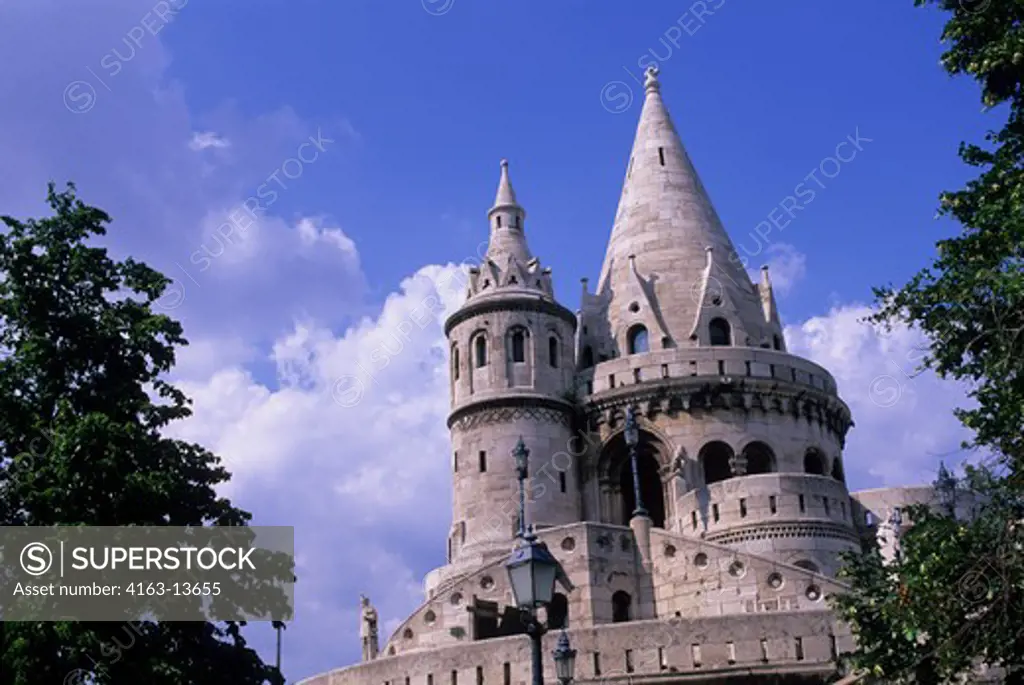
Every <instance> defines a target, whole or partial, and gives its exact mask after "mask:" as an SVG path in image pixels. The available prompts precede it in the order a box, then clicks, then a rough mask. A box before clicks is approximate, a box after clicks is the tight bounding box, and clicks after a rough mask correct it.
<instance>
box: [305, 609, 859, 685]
mask: <svg viewBox="0 0 1024 685" xmlns="http://www.w3.org/2000/svg"><path fill="white" fill-rule="evenodd" d="M568 633H569V637H570V640H571V641H572V645H573V647H574V648H575V649H576V650H577V657H576V680H577V681H579V682H620V681H621V682H627V681H628V682H630V683H633V682H664V681H665V680H666V678H668V679H673V678H677V677H682V678H684V679H685V680H686V682H695V683H696V682H703V683H716V682H723V679H724V678H727V677H728V676H730V675H740V674H742V675H747V676H752V677H754V678H755V679H756V678H758V677H759V676H760V677H764V678H767V677H768V676H769V675H779V674H804V675H806V676H817V677H819V678H820V677H825V676H827V675H829V674H831V673H833V672H834V670H835V669H834V663H835V659H836V656H837V655H838V654H840V653H842V652H844V651H849V650H850V649H851V648H852V647H853V641H852V637H851V636H850V634H849V632H848V630H847V629H846V628H845V627H843V626H842V625H841V624H838V623H836V622H835V621H834V619H833V618H832V616H831V615H830V614H829V613H828V612H827V611H821V612H807V611H802V612H793V613H789V612H774V613H771V614H747V615H741V616H721V617H707V618H699V619H686V620H684V619H675V618H673V619H656V620H649V621H631V622H627V623H614V624H605V625H599V626H594V627H591V628H579V629H571V630H569V631H568ZM556 639H557V634H555V633H550V634H548V635H547V636H545V638H544V645H543V651H542V653H543V654H544V656H545V661H544V669H545V679H546V680H547V682H555V678H554V664H553V663H552V662H551V659H550V658H549V655H550V653H551V650H552V649H554V647H555V640H556ZM529 682H530V642H529V639H528V638H527V637H526V636H524V635H520V636H514V637H506V638H495V639H490V640H480V641H476V642H469V643H465V644H459V645H452V646H450V647H441V648H436V649H429V650H419V651H412V652H407V653H404V654H400V655H398V656H394V657H381V658H378V659H376V660H374V661H370V662H366V663H363V664H358V665H355V666H350V667H348V668H342V669H338V670H335V671H331V672H328V673H324V674H321V675H317V676H314V677H312V678H308V679H306V680H303V681H301V683H299V685H526V684H527V683H529Z"/></svg>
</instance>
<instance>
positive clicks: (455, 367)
mask: <svg viewBox="0 0 1024 685" xmlns="http://www.w3.org/2000/svg"><path fill="white" fill-rule="evenodd" d="M452 378H454V379H455V380H459V348H458V346H457V345H452Z"/></svg>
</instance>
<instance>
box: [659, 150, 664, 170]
mask: <svg viewBox="0 0 1024 685" xmlns="http://www.w3.org/2000/svg"><path fill="white" fill-rule="evenodd" d="M658 161H659V162H661V166H665V148H663V147H659V148H658Z"/></svg>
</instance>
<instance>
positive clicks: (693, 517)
mask: <svg viewBox="0 0 1024 685" xmlns="http://www.w3.org/2000/svg"><path fill="white" fill-rule="evenodd" d="M690 522H691V523H692V524H693V529H694V530H697V512H695V511H691V512H690Z"/></svg>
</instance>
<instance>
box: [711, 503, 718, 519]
mask: <svg viewBox="0 0 1024 685" xmlns="http://www.w3.org/2000/svg"><path fill="white" fill-rule="evenodd" d="M711 518H713V519H715V523H718V505H717V504H712V505H711Z"/></svg>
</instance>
